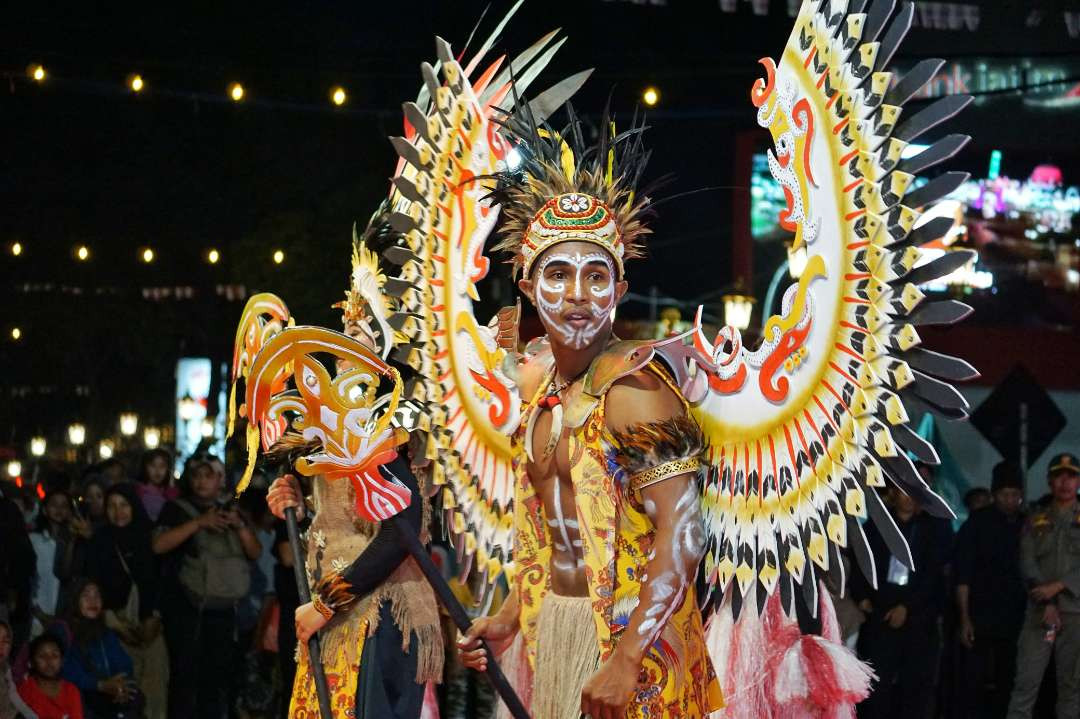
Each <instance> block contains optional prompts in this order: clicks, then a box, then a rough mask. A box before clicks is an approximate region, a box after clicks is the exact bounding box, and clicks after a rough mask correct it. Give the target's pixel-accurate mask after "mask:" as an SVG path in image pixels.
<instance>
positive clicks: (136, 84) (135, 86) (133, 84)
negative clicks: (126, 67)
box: [128, 74, 146, 93]
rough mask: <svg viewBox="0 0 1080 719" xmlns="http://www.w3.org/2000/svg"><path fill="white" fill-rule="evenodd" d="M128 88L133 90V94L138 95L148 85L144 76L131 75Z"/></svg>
mask: <svg viewBox="0 0 1080 719" xmlns="http://www.w3.org/2000/svg"><path fill="white" fill-rule="evenodd" d="M128 87H130V88H131V91H132V92H136V93H138V92H142V91H143V88H144V87H146V83H145V82H143V79H142V75H138V74H136V75H129V76H128Z"/></svg>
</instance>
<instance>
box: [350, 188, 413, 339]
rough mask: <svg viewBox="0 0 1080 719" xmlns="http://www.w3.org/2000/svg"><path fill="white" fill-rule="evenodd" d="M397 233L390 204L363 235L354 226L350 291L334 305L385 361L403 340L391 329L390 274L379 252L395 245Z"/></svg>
mask: <svg viewBox="0 0 1080 719" xmlns="http://www.w3.org/2000/svg"><path fill="white" fill-rule="evenodd" d="M396 234H397V233H395V232H394V230H393V229H392V228H391V227H390V222H389V208H388V206H387V204H386V203H383V204H382V205H381V206H380V207H379V209H378V210H376V211H375V214H374V215H372V216H371V219H370V220H369V221H368V225H367V227H366V228H365V229H364V232H363V234H361V235H359V236H358V235H357V233H356V226H355V225H354V226H353V251H352V273H351V275H350V277H349V280H350V282H349V289H347V290H345V299H344V301H342V302H338V303H336V304H335V305H334V307H335V308H338V309H340V310H341V311H342V320H343V321H344V323H345V324H346V325H349V324H353V323H355V324H358V325H359V326H360V328H361V329H362V331H363V332H364V333H365V334H366V335H367V338H368V339H369V340H370V341H371V342H372V344H373V345H374V347H375V351H376V352H377V353H378V354H379V356H380V357H382V358H383V359H386V358H387V357H388V356H389V354H390V350H392V349H393V347H394V344H395V343H396V342H397V341H398V340H399V339H400V338H398V337H397V336H396V334H395V332H394V330H393V328H392V327H391V326H390V316H391V314H392V313H393V311H394V308H393V306H392V300H391V298H390V297H388V296H387V294H386V291H385V285H386V275H385V274H384V273H383V272H382V269H381V268H380V267H379V254H378V253H379V251H381V250H382V249H383V248H384V247H385V246H387V245H389V244H392V243H393V242H394V240H395V239H396ZM372 245H375V246H374V247H372Z"/></svg>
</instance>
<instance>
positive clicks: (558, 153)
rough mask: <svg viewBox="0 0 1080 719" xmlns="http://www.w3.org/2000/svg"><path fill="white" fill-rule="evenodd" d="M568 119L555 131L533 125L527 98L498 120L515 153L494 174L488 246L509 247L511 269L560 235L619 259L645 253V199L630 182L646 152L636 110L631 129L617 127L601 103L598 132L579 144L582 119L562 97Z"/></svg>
mask: <svg viewBox="0 0 1080 719" xmlns="http://www.w3.org/2000/svg"><path fill="white" fill-rule="evenodd" d="M567 113H568V114H569V124H568V125H567V127H566V128H565V129H563V131H562V132H561V133H560V132H555V131H554V130H552V129H551V128H550V127H548V126H547V125H546V124H544V125H538V124H537V123H536V121H535V119H534V117H533V115H532V113H531V111H530V110H529V106H528V104H527V103H524V102H520V101H519V102H518V107H517V109H516V110H515V111H514V112H513V113H512V114H510V115H509V116H508V117H507V118H506V119H505V120H504V121H503V123H502V124H503V128H504V134H506V135H507V136H508V137H509V139H510V141H511V142H512V143H513V144H514V145H515V149H516V151H517V153H518V155H519V156H520V158H521V162H520V164H519V165H518V166H517V167H514V168H508V169H507V170H506V171H505V172H503V173H500V174H498V175H497V180H498V184H497V186H496V188H495V190H494V192H493V193H492V194H493V197H494V198H495V199H496V200H497V201H498V202H499V204H500V205H502V217H503V224H502V227H501V229H500V233H501V234H502V236H503V238H502V240H501V241H500V242H499V243H498V244H497V245H496V246H495V249H498V250H504V251H507V252H510V253H512V254H513V256H514V258H513V264H514V272H515V274H516V273H517V272H521V273H522V276H524V277H528V276H529V274H530V273H531V271H532V269H533V267H534V265H535V263H536V260H537V259H538V258H539V257H540V256H541V255H542V254H543V253H544V251H545V250H547V249H549V248H551V247H553V246H555V245H557V244H559V243H561V242H571V241H579V242H589V243H592V244H594V245H596V246H598V247H600V248H602V249H603V250H605V251H606V252H607V253H608V254H610V255H611V257H612V258H613V259H614V262H615V268H616V270H617V275H618V278H619V279H620V280H621V279H623V277H624V275H625V270H624V263H625V261H626V260H631V259H634V258H637V257H641V256H643V255H644V248H643V246H642V240H643V238H644V236H645V235H647V234H649V233H650V232H651V230H650V229H649V228H648V227H646V226H645V224H644V221H645V219H646V217H647V216H648V214H649V213H650V204H651V203H650V199H649V197H648V196H647V195H646V194H645V193H644V191H642V190H639V189H638V188H637V184H638V182H639V180H640V179H641V173H642V171H643V170H644V169H645V165H646V163H647V162H648V160H649V155H650V154H651V153H650V152H649V151H646V150H645V149H644V147H643V145H642V134H643V132H644V130H645V126H644V125H643V124H641V123H640V122H639V120H638V117H637V115H636V114H635V116H634V120H633V122H632V123H631V126H630V129H628V130H626V131H624V132H622V133H619V134H616V132H615V125H614V123H613V122H612V121H611V119H610V114H609V112H608V110H607V109H605V110H604V115H603V119H602V121H601V124H600V127H601V128H602V129H601V132H600V138H599V140H598V142H597V143H596V144H594V145H591V146H590V145H586V143H585V140H584V138H583V135H582V125H581V121H580V120H579V119H578V117H577V116H576V115H575V114H574V111H573V108H571V107H570V106H569V105H567Z"/></svg>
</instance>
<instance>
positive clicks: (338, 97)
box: [330, 87, 349, 107]
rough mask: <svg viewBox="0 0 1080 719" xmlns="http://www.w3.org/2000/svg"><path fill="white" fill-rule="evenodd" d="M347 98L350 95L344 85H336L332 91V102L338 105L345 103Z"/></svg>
mask: <svg viewBox="0 0 1080 719" xmlns="http://www.w3.org/2000/svg"><path fill="white" fill-rule="evenodd" d="M347 99H349V96H348V95H346V94H345V88H343V87H335V88H334V89H333V90H331V91H330V102H332V103H334V104H335V105H337V106H338V107H341V106H342V105H344V104H345V101H346V100H347Z"/></svg>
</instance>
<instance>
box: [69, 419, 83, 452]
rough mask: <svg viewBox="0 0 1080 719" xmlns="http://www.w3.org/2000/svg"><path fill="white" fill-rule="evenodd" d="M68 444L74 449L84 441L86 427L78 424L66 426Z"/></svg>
mask: <svg viewBox="0 0 1080 719" xmlns="http://www.w3.org/2000/svg"><path fill="white" fill-rule="evenodd" d="M67 433H68V442H70V443H71V444H73V445H75V446H76V447H78V446H80V445H82V443H83V442H85V441H86V427H85V426H84V425H82V424H80V423H79V422H76V423H74V424H72V425H69V426H68V430H67Z"/></svg>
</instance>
